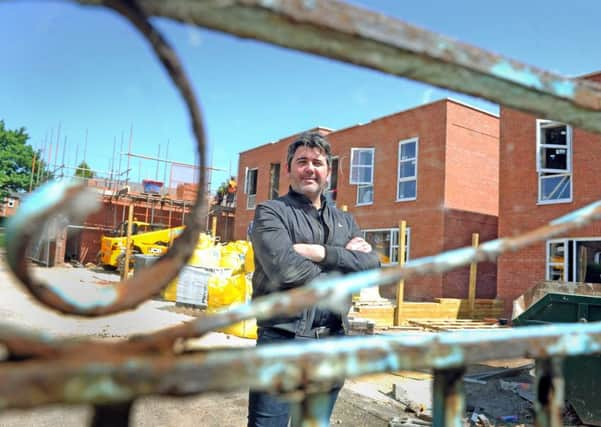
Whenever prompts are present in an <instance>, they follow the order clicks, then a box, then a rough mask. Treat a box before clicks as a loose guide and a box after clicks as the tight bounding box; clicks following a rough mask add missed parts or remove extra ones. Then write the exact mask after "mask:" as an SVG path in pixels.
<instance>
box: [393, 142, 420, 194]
mask: <svg viewBox="0 0 601 427" xmlns="http://www.w3.org/2000/svg"><path fill="white" fill-rule="evenodd" d="M398 177H399V180H398V185H397V197H396V199H397V201H402V200H415V199H416V198H417V138H413V139H408V140H405V141H401V142H399V170H398Z"/></svg>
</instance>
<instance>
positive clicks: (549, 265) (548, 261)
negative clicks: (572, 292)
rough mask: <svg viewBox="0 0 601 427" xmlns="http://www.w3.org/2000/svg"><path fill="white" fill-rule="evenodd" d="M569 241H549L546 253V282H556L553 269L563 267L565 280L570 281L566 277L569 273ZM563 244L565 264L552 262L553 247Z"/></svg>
mask: <svg viewBox="0 0 601 427" xmlns="http://www.w3.org/2000/svg"><path fill="white" fill-rule="evenodd" d="M568 240H569V239H553V240H547V244H546V252H545V280H554V279H553V278H552V277H551V268H552V267H558V266H562V267H563V280H562V281H564V282H567V281H568V278H567V277H566V273H567V272H568ZM556 244H562V245H563V253H564V256H563V264H562V263H558V262H551V245H556Z"/></svg>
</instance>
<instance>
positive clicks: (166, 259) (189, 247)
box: [7, 0, 208, 316]
mask: <svg viewBox="0 0 601 427" xmlns="http://www.w3.org/2000/svg"><path fill="white" fill-rule="evenodd" d="M104 4H105V5H106V6H108V7H111V8H113V9H114V10H115V11H117V12H118V13H120V14H121V15H123V16H124V17H125V18H127V19H128V20H129V21H130V22H131V23H132V25H133V26H134V27H136V29H138V30H139V31H140V32H141V33H142V35H143V36H144V37H145V38H146V40H147V41H148V42H149V43H150V45H151V46H152V48H153V50H154V52H155V54H156V56H157V57H158V59H160V61H161V63H162V65H163V66H164V67H165V69H166V71H167V72H168V73H169V75H170V76H171V78H172V80H173V83H174V85H175V86H176V88H177V89H178V90H179V93H180V95H181V96H182V98H183V99H184V101H185V102H186V106H187V108H188V113H189V115H190V119H191V122H192V130H193V133H194V136H195V139H196V142H197V144H196V148H197V152H198V156H199V159H200V166H201V169H202V168H203V167H204V166H205V163H206V155H205V145H206V144H205V137H204V127H203V123H202V120H201V117H200V108H199V107H198V103H197V102H196V96H195V95H194V91H193V89H192V85H191V83H190V82H189V80H188V78H187V76H186V75H185V73H184V71H183V67H182V66H181V63H180V62H179V59H178V57H177V55H176V54H175V52H174V51H173V49H171V47H170V46H169V45H168V43H167V42H166V41H165V39H164V38H163V37H162V35H161V34H160V33H159V32H158V31H157V30H156V29H155V28H154V27H153V26H152V24H151V23H150V21H149V20H148V18H147V16H146V15H145V14H144V12H143V10H141V9H140V8H139V7H138V4H137V2H135V1H132V2H121V1H118V0H107V1H106V2H105V3H104ZM205 187H206V177H205V174H199V178H198V189H197V197H196V202H195V203H194V205H193V207H192V210H191V212H190V215H189V217H188V221H187V222H186V228H185V230H184V231H183V233H182V234H181V235H180V237H179V238H178V239H177V241H176V243H175V244H174V245H173V246H172V247H171V249H170V250H169V252H168V253H167V254H166V255H164V256H163V257H162V258H161V259H160V260H159V261H157V262H156V263H154V264H153V266H152V267H150V268H148V269H145V270H143V271H142V272H141V273H140V274H139V275H136V277H134V278H132V279H131V280H128V281H125V282H120V283H119V284H117V285H113V286H107V287H106V288H105V289H103V290H99V289H96V290H95V291H93V292H92V293H90V294H87V295H84V296H83V298H82V296H81V295H80V296H74V295H72V294H68V293H64V292H62V291H61V290H60V289H59V288H57V287H52V286H46V285H45V284H43V283H40V282H38V281H36V279H34V278H33V277H31V275H30V274H29V271H28V267H27V263H26V258H25V256H24V255H25V252H26V250H27V248H28V246H29V242H30V241H31V237H32V234H33V233H32V231H34V232H35V231H36V230H38V229H40V228H41V227H42V226H43V225H44V224H45V223H46V222H47V221H48V219H49V218H50V217H51V216H53V215H56V214H58V213H65V214H68V216H69V217H71V218H78V219H80V220H81V219H83V218H85V217H86V216H87V215H88V214H90V213H91V212H93V211H94V210H95V209H94V208H93V207H92V206H94V203H92V200H91V199H90V192H89V191H88V192H86V191H83V188H82V187H81V186H77V185H73V184H67V185H61V184H60V183H59V184H57V183H52V184H50V185H49V186H46V187H45V188H44V189H42V191H40V192H36V193H34V195H35V197H33V196H32V197H29V198H28V200H27V203H28V204H24V205H25V206H22V209H21V210H20V212H19V214H20V215H14V216H13V217H12V218H17V219H15V220H13V222H12V226H11V228H10V229H9V230H10V234H7V248H8V261H9V266H10V268H11V269H12V270H13V272H14V273H15V274H16V276H17V277H18V278H19V280H21V281H22V282H23V284H24V285H25V286H26V288H27V290H28V291H29V292H30V293H31V294H32V295H33V296H34V297H35V298H36V299H38V300H39V301H40V302H42V303H43V304H45V305H47V306H49V307H51V308H54V309H56V310H58V311H61V312H63V313H67V314H78V315H82V316H98V315H103V314H110V313H115V312H118V311H122V310H126V309H130V308H134V307H136V306H137V305H139V304H140V303H142V302H143V301H145V300H147V299H149V298H150V297H151V296H152V295H153V294H156V293H157V292H159V291H160V290H161V289H162V288H163V287H164V286H166V285H167V284H168V283H169V282H170V281H171V280H172V279H173V278H174V277H175V276H176V275H177V274H178V272H179V270H180V269H181V268H182V267H183V265H184V264H185V262H186V261H187V260H188V258H190V256H191V255H192V252H193V250H194V247H195V246H196V242H197V240H198V235H199V234H200V231H201V229H202V227H203V219H204V218H205V217H206V215H207V211H208V209H207V206H206V204H205V203H204V193H205ZM69 202H71V203H72V205H69V204H68V203H69ZM86 202H87V203H88V204H89V205H86ZM73 222H75V221H73Z"/></svg>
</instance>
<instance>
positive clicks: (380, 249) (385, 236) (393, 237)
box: [363, 227, 411, 265]
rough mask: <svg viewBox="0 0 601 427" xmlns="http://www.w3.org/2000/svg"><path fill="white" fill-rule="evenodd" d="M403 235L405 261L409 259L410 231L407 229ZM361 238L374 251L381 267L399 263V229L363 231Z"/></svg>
mask: <svg viewBox="0 0 601 427" xmlns="http://www.w3.org/2000/svg"><path fill="white" fill-rule="evenodd" d="M406 230H407V231H406V233H405V261H406V260H408V259H409V247H410V246H411V245H410V241H411V230H410V228H409V227H407V229H406ZM363 238H364V239H365V240H366V241H367V242H369V244H370V245H371V246H372V248H373V250H374V251H376V253H377V254H378V257H379V258H380V262H381V263H382V265H394V264H398V262H399V229H398V228H385V229H374V230H363Z"/></svg>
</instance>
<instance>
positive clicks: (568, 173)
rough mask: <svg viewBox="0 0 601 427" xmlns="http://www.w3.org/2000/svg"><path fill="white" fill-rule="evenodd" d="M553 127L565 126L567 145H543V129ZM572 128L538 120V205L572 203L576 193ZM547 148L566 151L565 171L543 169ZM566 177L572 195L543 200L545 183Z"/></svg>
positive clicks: (558, 123)
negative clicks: (548, 180) (547, 180)
mask: <svg viewBox="0 0 601 427" xmlns="http://www.w3.org/2000/svg"><path fill="white" fill-rule="evenodd" d="M551 126H565V127H566V145H559V144H542V143H541V128H544V127H551ZM572 136H573V134H572V127H571V126H569V125H567V124H564V123H561V122H555V121H552V120H543V119H537V120H536V172H537V174H538V197H537V204H539V205H550V204H556V203H570V202H571V201H572V197H573V196H572V195H573V192H574V182H573V179H572V177H573V175H572V155H573V151H572V147H573V144H572ZM545 148H557V149H565V150H566V151H567V153H566V168H565V170H564V169H553V168H543V167H542V161H543V158H542V150H543V149H545ZM558 177H564V178H565V179H567V180H569V186H570V194H569V195H568V197H565V198H562V199H543V198H542V197H543V191H542V190H543V181H544V180H546V179H550V178H558Z"/></svg>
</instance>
